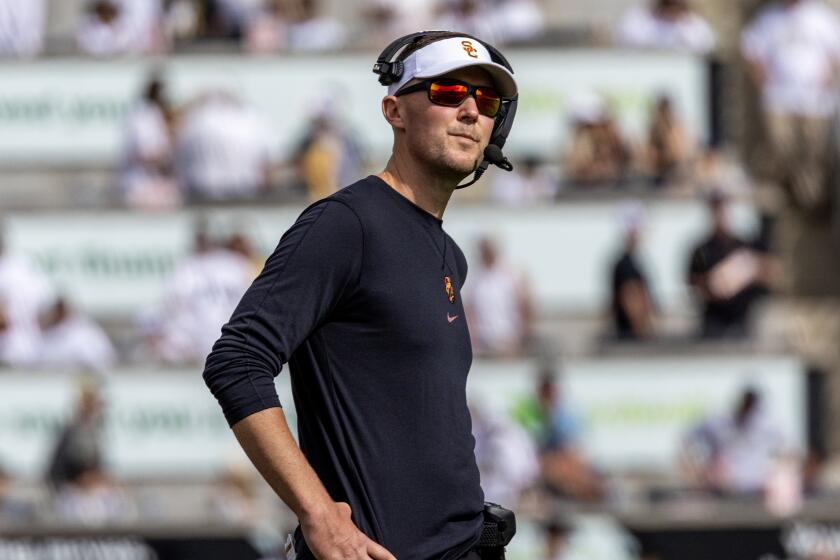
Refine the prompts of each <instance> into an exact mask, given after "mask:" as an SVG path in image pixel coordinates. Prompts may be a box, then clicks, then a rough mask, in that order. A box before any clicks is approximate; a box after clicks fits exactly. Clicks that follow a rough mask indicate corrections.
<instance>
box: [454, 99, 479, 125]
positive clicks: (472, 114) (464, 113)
mask: <svg viewBox="0 0 840 560" xmlns="http://www.w3.org/2000/svg"><path fill="white" fill-rule="evenodd" d="M458 109H459V111H458V120H459V121H463V122H471V123H472V122H475V121H477V120H478V105H477V104H476V102H475V98H474V97H473V96H472V95H469V96H467V98H466V99H465V100H464V102H463V103H461V106H460V107H458Z"/></svg>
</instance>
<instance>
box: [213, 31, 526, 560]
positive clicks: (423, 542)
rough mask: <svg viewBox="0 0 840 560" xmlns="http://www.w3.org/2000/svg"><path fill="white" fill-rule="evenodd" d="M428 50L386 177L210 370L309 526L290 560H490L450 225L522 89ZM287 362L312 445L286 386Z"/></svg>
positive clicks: (361, 197) (401, 110)
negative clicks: (482, 555)
mask: <svg viewBox="0 0 840 560" xmlns="http://www.w3.org/2000/svg"><path fill="white" fill-rule="evenodd" d="M428 39H429V40H426V41H424V40H420V41H418V42H417V43H414V44H413V45H412V47H414V48H413V50H411V51H410V52H406V51H408V50H409V49H406V51H403V55H401V56H404V65H405V66H404V67H405V70H404V73H403V76H402V79H401V80H400V81H399V82H396V83H394V84H392V85H391V86H390V88H389V91H388V95H387V96H386V97H385V98H384V99H383V100H382V113H383V115H384V117H385V119H386V121H387V122H388V123H389V124H390V125H391V127H392V129H393V133H394V145H393V153H392V155H391V158H390V160H389V161H388V164H387V166H386V168H385V169H384V170H383V171H382V172H381V173H379V174H378V175H375V176H370V177H367V178H366V179H363V180H361V181H358V182H356V183H354V184H352V185H350V186H348V187H346V188H344V189H342V190H340V191H339V192H337V193H335V194H334V195H332V196H330V197H328V198H326V199H324V200H321V201H319V202H316V203H315V204H313V205H312V206H310V207H309V208H307V209H306V210H305V211H304V212H303V213H302V214H301V216H300V217H299V218H298V220H297V222H296V223H295V224H294V225H293V226H292V227H291V228H290V229H289V230H288V231H287V232H286V233H285V234H284V235H283V237H282V238H281V240H280V243H279V245H278V246H277V248H276V249H275V251H274V253H273V254H272V255H271V256H270V257H269V258H268V260H267V261H266V264H265V268H264V270H263V271H262V273H261V274H260V275H259V276H258V278H257V279H256V280H255V281H254V283H253V285H252V286H251V287H250V288H249V289H248V291H247V293H246V294H245V295H244V297H243V298H242V301H241V302H240V304H239V306H238V307H237V308H236V310H235V311H234V313H233V316H232V317H231V319H230V321H229V322H228V323H227V324H226V325H225V326H224V327H223V328H222V336H221V338H220V339H219V340H218V341H217V342H216V344H215V345H214V347H213V351H212V352H211V354H210V355H209V356H208V358H207V363H206V366H205V370H204V379H205V381H206V383H207V385H208V387H209V388H210V389H211V391H212V392H213V394H214V395H215V396H216V398H217V399H218V400H219V403H220V404H221V406H222V409H223V411H224V414H225V416H226V418H227V421H228V423H229V424H230V425H231V426H232V428H233V431H234V433H235V435H236V437H237V438H238V440H239V442H240V443H241V445H242V447H243V448H244V449H245V451H246V453H247V454H248V456H249V457H250V459H251V460H252V462H253V463H254V464H255V465H256V467H257V468H258V469H259V471H260V472H261V473H262V475H263V476H264V478H265V479H266V480H267V481H268V482H269V484H271V486H272V487H273V488H274V490H275V491H276V492H277V494H278V495H279V496H280V497H281V498H282V499H283V500H284V501H285V502H286V504H287V505H288V506H289V507H290V508H291V509H292V510H293V511H294V512H295V514H296V515H297V516H298V519H299V521H300V525H299V527H298V529H297V530H296V531H295V536H294V539H293V540H291V542H290V543H289V549H290V550H289V552H290V553H291V554H290V556H289V557H290V558H291V557H296V558H297V559H298V560H301V559H306V560H308V559H311V558H317V559H319V560H333V559H350V558H353V559H375V560H388V559H394V558H395V557H396V558H399V559H400V560H432V559H434V560H455V559H459V558H477V557H478V556H476V552H475V551H474V549H475V547H476V545H477V543H478V540H479V536H480V533H481V528H482V521H483V519H482V510H483V506H484V503H483V500H484V497H483V493H482V490H481V487H480V485H479V475H478V469H477V466H476V460H475V454H474V445H475V441H474V439H473V436H472V435H471V431H470V430H471V424H470V417H469V412H468V409H467V402H466V379H467V372H468V370H469V368H470V364H471V362H472V351H471V347H470V337H469V332H468V330H467V324H466V321H465V320H464V319H465V318H464V308H463V305H462V299H461V289H462V287H463V285H464V281H465V279H466V276H467V263H466V260H465V259H464V255H463V253H462V252H461V250H460V248H459V247H458V246H457V245H456V244H455V242H454V241H453V240H452V238H450V237H449V235H447V234H446V232H445V231H444V230H443V228H442V219H441V218H442V216H443V212H444V209H445V208H446V205H447V203H448V201H449V198H450V196H451V195H452V192H453V191H454V189H455V187H456V185H457V184H458V183H459V181H461V180H462V179H463V178H464V177H466V176H467V175H469V174H471V173H472V172H474V171H475V170H476V169H477V166H478V165H479V163H480V162H481V161H482V158H483V154H484V149H485V147H486V146H487V145H488V142H489V140H490V138H491V133H492V132H493V130H494V121H495V119H494V115H495V111H494V109H498V105H496V106H494V105H493V103H492V101H493V99H492V96H493V95H496V96H497V98H498V96H501V97H502V98H511V97H513V96H515V95H516V83H515V81H514V79H513V76H512V74H511V72H510V71H509V70H508V69H506V68H505V67H503V66H501V65H499V64H496V63H494V62H491V57H490V55H489V53H488V50H487V49H485V47H484V45H483V44H481V43H480V42H479V41H477V40H473V39H472V38H468V37H463V36H460V35H457V34H439V35H432V36H430V37H428ZM430 78H431V79H430ZM424 79H425V81H423V80H424ZM456 80H457V81H456ZM463 84H468V85H469V86H471V87H469V88H467V87H466V86H464V85H463ZM414 86H417V87H414ZM412 88H413V89H412ZM478 90H483V92H481V93H480V92H479V91H478ZM407 91H411V92H413V93H407ZM496 92H498V93H496ZM441 94H442V95H441ZM462 94H463V95H462ZM433 99H434V102H433ZM441 103H446V104H445V105H444V104H441ZM284 362H288V363H289V369H290V372H291V382H292V392H293V396H294V401H295V406H296V410H297V414H298V436H299V441H300V447H299V448H298V446H297V445H296V444H295V442H294V440H293V439H292V436H291V435H290V433H289V429H288V427H287V424H286V421H285V417H284V415H283V412H282V409H281V408H280V403H279V401H278V398H277V394H276V391H275V389H274V376H276V375H277V374H278V372H279V371H280V368H281V366H282V364H283V363H284Z"/></svg>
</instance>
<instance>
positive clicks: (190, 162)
mask: <svg viewBox="0 0 840 560" xmlns="http://www.w3.org/2000/svg"><path fill="white" fill-rule="evenodd" d="M271 144H272V139H271V134H270V131H269V130H268V129H267V128H266V127H265V125H264V124H263V121H262V120H261V119H260V118H259V117H258V116H257V115H256V114H254V113H253V112H252V111H250V110H249V109H247V108H246V107H245V106H244V105H243V104H242V103H241V102H240V101H239V100H237V99H236V98H235V97H233V96H232V95H229V94H226V93H221V92H216V93H210V94H207V95H205V96H203V97H201V98H199V99H198V100H197V101H196V102H195V103H193V104H192V105H191V106H190V107H189V109H188V110H187V112H186V115H185V116H184V117H183V121H182V122H181V123H180V125H179V127H178V131H177V134H176V144H175V168H176V172H177V175H178V179H179V182H180V183H181V186H182V188H184V189H185V190H186V192H187V194H188V195H189V196H190V197H191V198H195V199H198V200H231V199H253V198H256V197H257V196H259V195H262V194H264V193H265V192H266V191H267V189H268V186H269V174H270V164H271Z"/></svg>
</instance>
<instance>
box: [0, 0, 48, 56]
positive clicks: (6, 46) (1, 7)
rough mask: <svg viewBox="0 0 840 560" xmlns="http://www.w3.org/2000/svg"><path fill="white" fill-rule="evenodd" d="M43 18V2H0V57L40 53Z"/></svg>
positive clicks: (42, 45) (27, 0) (36, 0)
mask: <svg viewBox="0 0 840 560" xmlns="http://www.w3.org/2000/svg"><path fill="white" fill-rule="evenodd" d="M45 16H46V4H45V0H26V1H25V2H22V1H21V0H0V57H5V56H17V57H26V56H33V55H37V54H38V53H40V52H41V50H42V49H43V48H44V23H45Z"/></svg>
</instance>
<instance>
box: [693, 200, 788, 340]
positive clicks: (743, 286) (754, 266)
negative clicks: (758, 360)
mask: <svg viewBox="0 0 840 560" xmlns="http://www.w3.org/2000/svg"><path fill="white" fill-rule="evenodd" d="M709 210H710V211H711V214H712V232H711V234H710V235H709V237H708V238H706V239H705V240H704V241H703V242H702V243H701V244H700V245H698V246H697V247H696V248H695V249H694V251H693V252H692V254H691V261H690V264H689V271H688V282H689V284H691V286H693V287H694V288H695V291H696V293H697V295H698V296H699V298H700V300H701V301H702V302H703V325H702V332H701V335H702V337H703V338H725V337H728V336H729V337H742V336H745V335H747V334H748V325H747V321H748V319H749V312H750V309H751V308H752V305H753V304H754V303H755V302H756V300H757V299H758V298H760V297H761V296H762V295H764V294H765V293H766V292H767V290H768V288H769V287H770V286H771V285H772V284H774V283H775V281H776V279H777V278H778V276H779V272H778V265H777V263H776V262H775V261H774V260H773V259H772V258H771V257H770V256H769V255H768V254H767V253H766V251H765V249H764V248H762V247H754V246H752V245H751V244H749V243H747V242H746V241H743V240H741V239H739V238H738V237H736V236H735V235H734V234H733V233H732V232H731V231H730V229H729V226H728V224H727V220H726V197H725V196H724V195H723V194H722V193H719V192H716V193H714V194H712V196H711V197H710V199H709Z"/></svg>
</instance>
